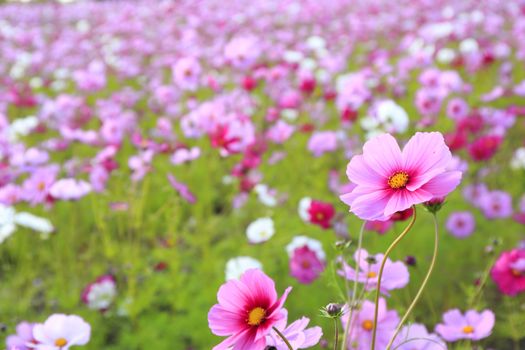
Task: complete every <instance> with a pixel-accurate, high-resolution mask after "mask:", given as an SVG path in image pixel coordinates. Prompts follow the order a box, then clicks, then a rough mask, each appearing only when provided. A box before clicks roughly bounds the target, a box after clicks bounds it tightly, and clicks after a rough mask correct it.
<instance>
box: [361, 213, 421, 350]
mask: <svg viewBox="0 0 525 350" xmlns="http://www.w3.org/2000/svg"><path fill="white" fill-rule="evenodd" d="M412 208H413V209H414V213H413V214H412V219H411V220H410V223H409V224H408V226H407V227H406V228H405V229H404V230H403V232H401V234H400V235H399V236H397V238H396V239H395V240H394V242H392V244H390V246H389V247H388V249H387V250H386V252H385V255H384V256H383V261H382V262H381V267H380V268H379V275H378V276H377V291H376V300H375V310H374V324H373V327H372V343H371V346H370V349H371V350H375V347H376V335H377V327H376V325H377V318H378V316H379V307H378V305H379V296H380V295H381V279H382V278H383V270H384V269H385V264H386V260H387V259H388V256H389V255H390V253H391V252H392V250H394V248H395V247H396V246H397V245H398V244H399V242H401V240H402V239H403V238H404V237H405V236H406V234H407V233H408V232H409V231H410V229H411V228H412V226H414V222H415V221H416V207H415V206H413V207H412Z"/></svg>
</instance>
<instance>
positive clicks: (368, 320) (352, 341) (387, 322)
mask: <svg viewBox="0 0 525 350" xmlns="http://www.w3.org/2000/svg"><path fill="white" fill-rule="evenodd" d="M374 311H375V305H374V303H373V302H371V301H368V300H365V301H364V302H363V304H362V305H361V309H360V310H359V312H354V314H353V315H352V320H351V323H350V326H349V330H350V331H349V334H348V335H349V338H348V349H349V350H370V345H371V342H372V330H373V329H374ZM348 318H349V314H348V312H347V313H346V314H344V315H343V316H342V317H341V322H342V323H343V329H346V323H347V322H348ZM398 322H399V316H398V315H397V312H396V311H395V310H387V308H386V301H385V299H383V298H381V299H379V304H378V318H377V338H376V349H385V348H386V346H387V344H388V342H389V341H390V338H391V337H392V336H393V335H394V330H395V329H396V326H397V324H398Z"/></svg>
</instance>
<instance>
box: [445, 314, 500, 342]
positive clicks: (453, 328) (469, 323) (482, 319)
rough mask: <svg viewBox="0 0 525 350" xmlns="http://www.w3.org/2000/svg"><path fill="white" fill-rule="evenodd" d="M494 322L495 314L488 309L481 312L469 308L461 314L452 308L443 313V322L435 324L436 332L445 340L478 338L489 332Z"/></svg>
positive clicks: (487, 334) (484, 336)
mask: <svg viewBox="0 0 525 350" xmlns="http://www.w3.org/2000/svg"><path fill="white" fill-rule="evenodd" d="M494 322H495V316H494V313H493V312H492V311H490V310H485V311H483V312H481V313H479V312H476V311H475V310H469V311H467V312H466V313H465V314H464V315H463V314H462V313H461V312H460V311H459V310H458V309H454V310H449V311H447V312H445V313H444V314H443V323H440V324H438V325H437V326H436V332H437V333H438V334H439V335H440V336H441V337H442V338H443V339H445V340H446V341H457V340H460V339H470V340H480V339H483V338H486V337H488V336H489V335H490V334H491V332H492V328H493V327H494Z"/></svg>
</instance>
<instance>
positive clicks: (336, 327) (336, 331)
mask: <svg viewBox="0 0 525 350" xmlns="http://www.w3.org/2000/svg"><path fill="white" fill-rule="evenodd" d="M334 327H335V334H334V350H337V341H338V340H339V327H338V325H337V318H334Z"/></svg>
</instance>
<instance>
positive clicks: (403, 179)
mask: <svg viewBox="0 0 525 350" xmlns="http://www.w3.org/2000/svg"><path fill="white" fill-rule="evenodd" d="M407 183H408V174H407V173H406V172H404V171H398V172H396V173H395V174H394V175H392V176H390V177H389V178H388V186H390V188H392V189H395V190H397V189H399V188H404V187H405V186H406V184H407Z"/></svg>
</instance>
